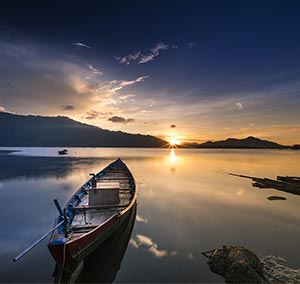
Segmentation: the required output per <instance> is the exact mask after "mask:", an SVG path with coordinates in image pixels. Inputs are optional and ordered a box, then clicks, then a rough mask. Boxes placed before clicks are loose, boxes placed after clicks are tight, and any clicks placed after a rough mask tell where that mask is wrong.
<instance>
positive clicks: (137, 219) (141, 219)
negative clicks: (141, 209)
mask: <svg viewBox="0 0 300 284" xmlns="http://www.w3.org/2000/svg"><path fill="white" fill-rule="evenodd" d="M135 219H136V221H137V222H141V223H148V219H146V218H144V217H143V216H141V215H136V218H135Z"/></svg>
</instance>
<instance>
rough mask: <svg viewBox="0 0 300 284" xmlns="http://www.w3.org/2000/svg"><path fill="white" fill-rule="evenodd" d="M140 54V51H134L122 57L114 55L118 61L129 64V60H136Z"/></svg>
mask: <svg viewBox="0 0 300 284" xmlns="http://www.w3.org/2000/svg"><path fill="white" fill-rule="evenodd" d="M141 54H142V53H141V52H140V51H137V52H134V53H132V54H128V55H126V56H124V57H117V56H115V59H116V60H118V61H119V62H120V64H126V65H129V64H130V62H131V61H135V60H137V59H138V58H139V57H140V56H141Z"/></svg>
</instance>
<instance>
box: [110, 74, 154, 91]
mask: <svg viewBox="0 0 300 284" xmlns="http://www.w3.org/2000/svg"><path fill="white" fill-rule="evenodd" d="M148 78H149V76H141V77H138V78H136V79H135V80H131V81H128V80H112V81H110V82H109V84H110V85H111V88H110V92H116V91H119V90H121V89H123V88H124V87H127V86H130V85H133V84H135V83H138V82H143V81H144V80H146V79H148Z"/></svg>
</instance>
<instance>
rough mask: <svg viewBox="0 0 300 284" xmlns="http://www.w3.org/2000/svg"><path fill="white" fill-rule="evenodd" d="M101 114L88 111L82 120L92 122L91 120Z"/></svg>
mask: <svg viewBox="0 0 300 284" xmlns="http://www.w3.org/2000/svg"><path fill="white" fill-rule="evenodd" d="M101 114H102V113H101V112H99V111H96V110H90V111H88V112H87V113H86V114H85V115H84V116H83V118H84V119H89V120H92V119H96V118H98V117H99V116H100V115H101Z"/></svg>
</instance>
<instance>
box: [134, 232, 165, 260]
mask: <svg viewBox="0 0 300 284" xmlns="http://www.w3.org/2000/svg"><path fill="white" fill-rule="evenodd" d="M129 244H130V245H131V246H132V247H134V248H136V249H138V248H140V247H145V248H147V250H148V251H149V252H150V253H151V254H153V255H154V256H155V257H157V258H162V257H165V256H167V255H168V251H166V250H160V249H159V248H158V245H157V244H156V243H155V242H153V241H152V239H151V238H149V237H147V236H145V235H139V234H138V235H136V239H131V240H130V242H129Z"/></svg>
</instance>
